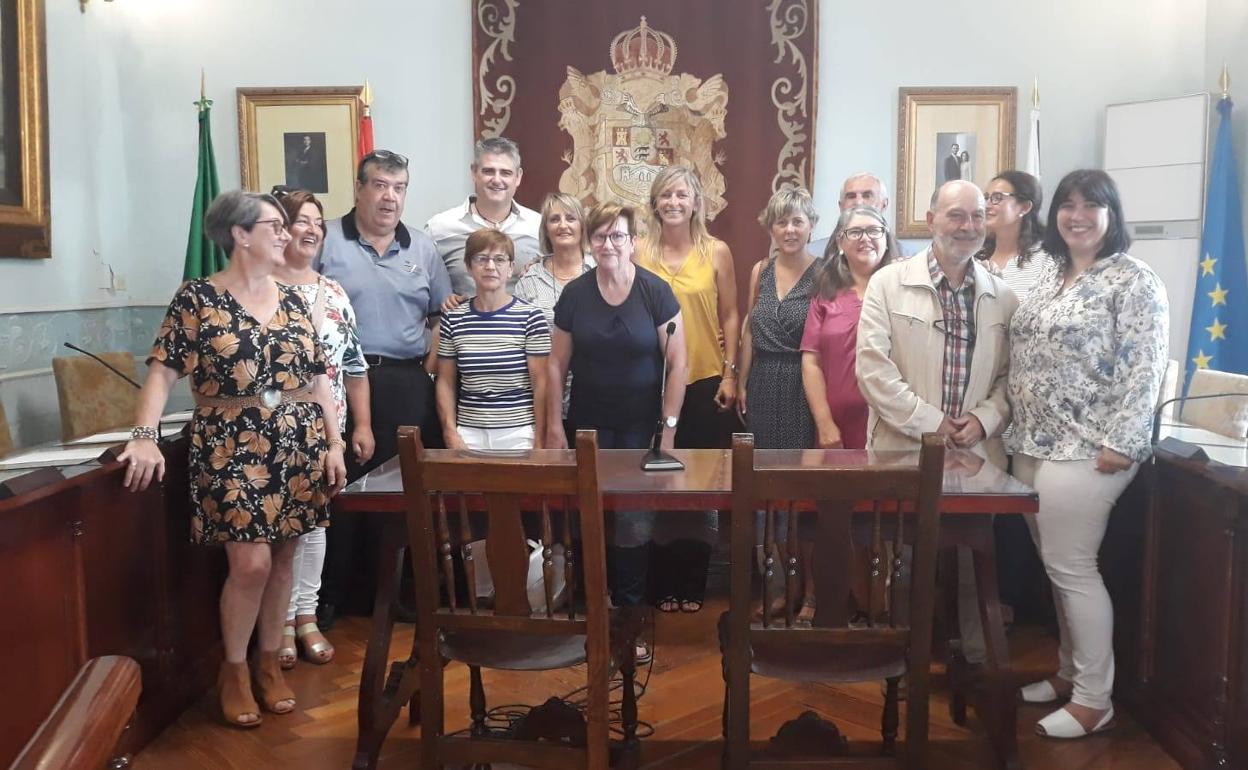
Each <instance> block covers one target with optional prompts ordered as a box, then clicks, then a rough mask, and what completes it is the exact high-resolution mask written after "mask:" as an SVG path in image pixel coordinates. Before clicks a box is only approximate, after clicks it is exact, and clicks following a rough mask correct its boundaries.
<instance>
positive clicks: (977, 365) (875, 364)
mask: <svg viewBox="0 0 1248 770" xmlns="http://www.w3.org/2000/svg"><path fill="white" fill-rule="evenodd" d="M929 248H930V247H929ZM927 257H928V249H924V250H923V251H921V252H919V253H918V254H916V255H915V256H913V257H911V258H909V259H907V260H905V261H904V262H898V263H894V264H891V265H887V266H885V267H884V268H882V269H881V270H880V271H879V272H878V273H876V274H875V275H874V276H872V277H871V282H870V283H869V284H867V293H866V296H864V297H863V300H862V317H861V320H860V321H859V322H858V350H857V362H856V371H857V374H858V387H859V388H860V389H861V390H862V395H863V397H864V398H865V399H866V400H867V404H868V405H869V406H870V408H871V412H870V416H869V417H868V420H867V446H868V447H869V448H871V449H913V448H915V447H917V446H918V443H919V439H920V437H921V436H922V435H923V434H924V433H927V432H930V431H935V430H936V429H937V428H938V427H940V423H941V420H942V419H943V418H944V414H943V413H942V412H941V411H940V398H941V376H942V373H943V369H944V350H945V340H944V334H943V333H942V332H941V331H940V330H939V329H937V328H936V327H934V326H933V325H932V322H933V321H935V320H936V319H938V318H940V317H941V310H940V298H939V297H938V296H937V294H936V287H935V286H933V285H932V276H931V273H930V272H929V270H928V267H927ZM971 270H973V271H974V275H975V350H974V352H973V354H972V356H971V373H970V380H969V381H968V382H967V387H966V398H965V402H964V403H966V404H967V405H968V406H969V405H973V406H970V407H969V408H968V409H967V413H969V414H973V415H975V416H976V417H977V418H979V421H980V423H981V424H982V425H983V426H984V434H985V435H986V436H987V437H988V438H986V439H985V440H984V441H981V442H980V443H979V444H978V445H977V446H976V449H977V450H979V453H980V454H982V455H984V456H985V457H987V458H988V459H989V460H990V461H992V462H993V463H994V464H996V465H999V466H1000V467H1002V468H1004V467H1005V449H1004V447H1003V446H1002V443H1001V438H1000V434H1001V432H1002V431H1003V430H1005V427H1006V425H1008V424H1009V417H1010V407H1009V403H1008V402H1007V401H1006V375H1007V373H1008V370H1009V362H1010V352H1009V334H1008V331H1009V323H1010V317H1011V316H1013V315H1014V310H1015V309H1016V308H1017V307H1018V300H1017V299H1016V298H1015V297H1014V293H1013V292H1012V291H1010V289H1009V287H1007V286H1006V285H1005V282H1004V281H1002V280H1001V279H1000V278H997V277H996V276H994V275H992V274H991V273H989V272H988V271H987V270H985V269H984V268H983V267H982V266H981V265H980V264H979V262H978V260H972V261H971Z"/></svg>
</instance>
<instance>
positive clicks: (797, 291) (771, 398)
mask: <svg viewBox="0 0 1248 770" xmlns="http://www.w3.org/2000/svg"><path fill="white" fill-rule="evenodd" d="M758 221H759V224H761V225H762V226H763V227H764V228H766V229H767V231H768V233H769V234H770V235H771V241H772V248H773V250H774V256H773V257H771V258H769V259H764V260H761V261H759V262H758V263H757V264H755V265H754V270H753V272H752V273H751V274H750V312H749V316H748V317H747V318H746V323H745V334H744V339H743V340H742V342H741V367H740V368H741V374H740V377H741V379H740V384H739V385H738V386H737V410H738V412H740V414H741V417H742V419H743V420H744V421H745V425H746V428H747V429H748V430H749V431H750V432H751V433H753V434H754V444H755V446H757V447H758V448H759V449H809V448H811V447H813V446H814V445H815V422H814V419H813V418H812V417H811V414H810V406H809V404H808V403H807V402H806V393H805V390H804V389H803V385H802V352H801V343H802V334H803V332H804V331H805V329H806V316H807V315H808V313H809V311H810V301H811V298H812V297H813V296H814V294H815V276H816V275H818V273H819V269H820V266H821V265H822V260H816V259H815V257H814V256H813V255H811V254H810V253H809V252H808V251H807V250H806V246H807V244H808V243H809V242H810V233H811V230H812V229H813V228H814V226H815V224H816V223H817V222H818V221H819V215H818V214H816V213H815V205H814V201H813V200H812V199H811V197H810V192H808V191H807V190H806V189H805V188H802V187H789V188H785V189H783V190H780V191H779V192H777V193H776V194H775V195H772V196H771V200H770V201H768V203H767V208H765V209H763V211H762V213H760V214H759V215H758Z"/></svg>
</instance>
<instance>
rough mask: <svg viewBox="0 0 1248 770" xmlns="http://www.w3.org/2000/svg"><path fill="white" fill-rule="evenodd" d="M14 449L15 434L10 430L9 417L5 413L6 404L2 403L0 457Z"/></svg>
mask: <svg viewBox="0 0 1248 770" xmlns="http://www.w3.org/2000/svg"><path fill="white" fill-rule="evenodd" d="M12 451H13V434H12V433H10V432H9V418H8V417H6V416H5V414H4V404H0V457H4V456H5V455H7V454H8V453H9V452H12Z"/></svg>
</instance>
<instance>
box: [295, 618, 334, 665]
mask: <svg viewBox="0 0 1248 770" xmlns="http://www.w3.org/2000/svg"><path fill="white" fill-rule="evenodd" d="M311 634H321V629H320V628H318V627H317V625H316V623H304V624H303V625H301V626H299V627H298V628H296V629H295V636H296V637H297V638H298V639H299V643H300V644H302V645H303V652H304V657H305V658H307V659H308V660H309V661H311V662H312V663H316V664H317V665H325V664H326V663H328V662H330V661H331V660H333V659H334V646H333V645H332V644H330V643H329V639H327V638H325V635H324V634H321V639H322V641H319V642H309V641H308V639H307V637H308V636H310V635H311Z"/></svg>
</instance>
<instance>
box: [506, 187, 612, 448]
mask: <svg viewBox="0 0 1248 770" xmlns="http://www.w3.org/2000/svg"><path fill="white" fill-rule="evenodd" d="M541 213H542V229H541V230H540V232H539V233H538V244H539V245H540V247H541V251H542V254H543V255H545V256H543V257H542V258H541V259H538V260H535V261H533V262H531V263H529V266H528V267H526V268H525V270H524V274H523V275H521V276H520V278H519V279H518V280H517V281H516V288H515V292H516V296H517V297H519V298H520V299H522V300H524V301H525V302H528V303H529V304H530V305H534V306H536V307H537V308H538V309H539V310H541V311H542V315H543V316H544V317H545V318H546V327H547V328H548V329H554V328H555V304H556V303H558V302H559V297H560V296H561V295H562V294H563V289H564V287H565V286H567V285H568V284H569V283H571V282H572V281H573V280H574V279H576V278H580V277H581V275H582V274H584V273H585V272H586V271H587V270H589V269H591V268H592V267H593V266H594V260H593V257H590V256H589V254H588V251H589V239H588V238H587V237H586V235H585V209H584V208H582V207H581V202H580V201H578V200H577V199H576V198H574V197H572V196H571V195H568V194H567V193H550V194H548V195H547V196H546V199H545V200H543V201H542V212H541ZM550 387H552V388H557V387H559V385H558V384H554V383H552V384H551V385H550ZM571 396H572V382H571V376H569V377H568V379H567V380H566V381H565V382H564V385H563V408H562V410H561V411H560V414H559V416H560V418H561V419H564V420H566V419H567V416H568V399H569V398H571ZM564 428H565V432H566V428H567V425H566V423H565V425H564ZM568 441H569V443H571V441H572V439H571V436H570V435H569V436H568Z"/></svg>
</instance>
